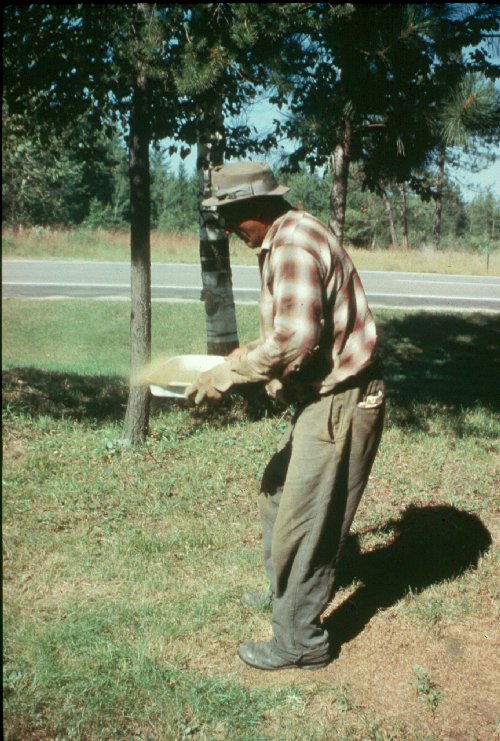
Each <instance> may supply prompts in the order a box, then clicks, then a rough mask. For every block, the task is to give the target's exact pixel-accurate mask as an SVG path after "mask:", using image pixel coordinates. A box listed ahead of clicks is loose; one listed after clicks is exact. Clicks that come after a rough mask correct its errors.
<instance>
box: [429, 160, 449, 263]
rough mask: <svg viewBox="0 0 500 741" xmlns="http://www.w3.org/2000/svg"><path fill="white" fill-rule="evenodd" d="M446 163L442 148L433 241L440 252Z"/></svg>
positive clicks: (435, 202)
mask: <svg viewBox="0 0 500 741" xmlns="http://www.w3.org/2000/svg"><path fill="white" fill-rule="evenodd" d="M445 162H446V158H445V148H444V146H442V147H441V151H440V152H439V160H438V177H437V187H436V194H435V196H434V231H433V240H432V241H433V244H434V249H435V250H438V249H439V245H440V244H441V220H442V214H443V188H444V180H445V171H444V166H445Z"/></svg>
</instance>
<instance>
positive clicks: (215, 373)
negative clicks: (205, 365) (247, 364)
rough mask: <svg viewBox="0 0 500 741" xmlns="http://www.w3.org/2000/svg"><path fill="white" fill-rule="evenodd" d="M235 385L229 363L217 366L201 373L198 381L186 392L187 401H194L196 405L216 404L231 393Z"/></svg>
mask: <svg viewBox="0 0 500 741" xmlns="http://www.w3.org/2000/svg"><path fill="white" fill-rule="evenodd" d="M232 385H233V380H232V377H231V367H230V365H229V363H226V362H224V363H221V364H220V365H216V366H215V368H212V370H209V371H205V372H204V373H200V375H199V376H198V378H197V379H196V381H195V382H194V383H193V384H192V385H191V386H189V387H188V388H187V389H186V391H185V396H186V398H187V399H190V400H191V401H194V403H195V404H196V405H198V404H201V403H202V402H203V401H207V402H208V403H209V404H215V403H216V402H218V401H220V400H221V399H222V397H223V396H224V395H225V394H226V393H227V391H229V389H230V388H231V386H232Z"/></svg>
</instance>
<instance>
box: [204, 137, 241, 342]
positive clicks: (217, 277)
mask: <svg viewBox="0 0 500 741" xmlns="http://www.w3.org/2000/svg"><path fill="white" fill-rule="evenodd" d="M211 133H212V136H210V137H207V139H208V141H206V140H205V137H199V139H198V156H197V171H198V178H199V212H200V262H201V279H202V286H203V290H202V294H201V300H202V301H203V302H204V304H205V318H206V330H207V352H208V354H209V355H228V354H229V353H230V352H231V351H232V350H234V349H235V348H236V347H238V346H239V342H238V332H237V327H236V312H235V306H234V296H233V282H232V275H231V264H230V259H229V240H228V237H227V234H226V233H225V232H224V229H223V227H222V225H221V222H220V219H219V217H218V214H217V212H216V211H213V210H209V209H204V208H202V206H201V201H202V200H203V199H204V198H207V197H209V196H210V195H211V171H212V168H213V167H215V166H217V165H221V164H222V161H223V137H222V135H221V134H220V133H218V132H217V131H215V132H211Z"/></svg>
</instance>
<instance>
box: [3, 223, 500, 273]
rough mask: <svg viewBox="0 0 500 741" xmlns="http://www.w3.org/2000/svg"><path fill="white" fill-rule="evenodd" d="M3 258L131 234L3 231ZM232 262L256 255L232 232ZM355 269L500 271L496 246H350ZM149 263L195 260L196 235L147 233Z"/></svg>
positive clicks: (63, 252)
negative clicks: (470, 249) (480, 250)
mask: <svg viewBox="0 0 500 741" xmlns="http://www.w3.org/2000/svg"><path fill="white" fill-rule="evenodd" d="M2 236H3V246H2V255H3V257H4V259H65V260H112V261H115V260H121V261H129V260H130V238H129V235H128V233H126V232H109V231H104V230H102V229H96V230H89V229H87V230H85V229H73V230H69V231H67V230H66V231H65V230H59V231H58V230H54V229H45V228H43V227H34V228H33V229H26V230H24V231H22V232H20V233H18V234H13V233H12V232H11V231H9V230H5V231H4V233H3V235H2ZM230 252H231V263H232V264H233V265H255V255H253V254H252V253H251V250H249V249H248V248H247V247H246V246H245V245H244V244H243V243H242V242H241V241H240V240H239V239H237V238H236V237H235V238H234V239H231V242H230ZM349 252H350V254H351V255H352V258H353V260H354V263H355V265H356V267H357V268H358V270H394V271H403V272H405V271H410V272H418V273H444V274H452V275H500V245H499V244H498V240H497V244H496V250H495V251H492V252H491V254H490V256H489V258H488V257H487V255H485V254H481V253H478V252H464V251H460V250H456V251H452V250H443V251H440V252H434V251H433V250H432V249H425V250H410V251H409V252H404V251H403V250H388V249H385V250H384V249H377V250H366V249H355V248H352V249H349ZM151 258H152V260H153V262H179V263H191V264H197V263H198V262H199V238H198V236H197V235H196V234H193V235H188V234H159V233H156V232H153V233H152V236H151Z"/></svg>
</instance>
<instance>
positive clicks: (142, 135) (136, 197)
mask: <svg viewBox="0 0 500 741" xmlns="http://www.w3.org/2000/svg"><path fill="white" fill-rule="evenodd" d="M141 5H143V4H141ZM143 12H144V11H143ZM149 139H150V133H149V91H148V80H147V76H146V73H145V72H144V71H141V72H140V73H139V74H138V76H137V79H136V81H135V85H134V93H133V101H132V110H131V121H130V145H129V146H130V246H131V316H130V359H131V371H132V374H134V372H135V371H137V370H138V369H139V368H140V367H141V366H143V365H144V364H145V363H148V362H149V361H150V359H151V247H150V174H149ZM149 406H150V391H149V388H148V387H142V386H139V387H137V386H132V387H131V388H130V392H129V398H128V406H127V414H126V418H125V431H126V439H127V441H128V442H129V443H130V444H131V445H139V444H141V443H143V442H144V440H145V439H146V437H147V434H148V431H149Z"/></svg>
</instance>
